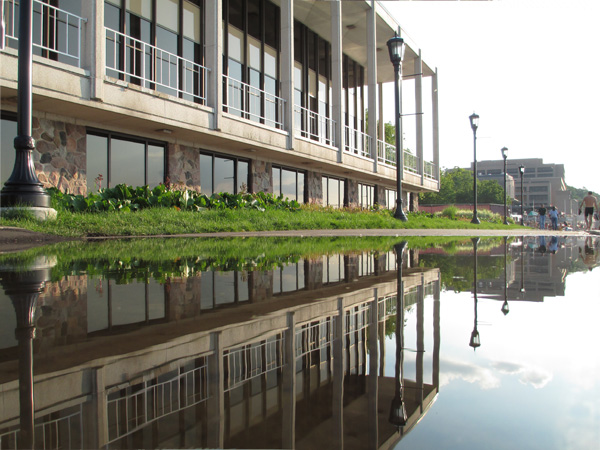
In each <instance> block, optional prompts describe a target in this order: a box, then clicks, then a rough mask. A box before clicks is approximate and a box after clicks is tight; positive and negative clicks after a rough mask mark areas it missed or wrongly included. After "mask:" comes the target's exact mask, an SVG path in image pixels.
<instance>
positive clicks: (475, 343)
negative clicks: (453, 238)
mask: <svg viewBox="0 0 600 450" xmlns="http://www.w3.org/2000/svg"><path fill="white" fill-rule="evenodd" d="M471 241H472V242H473V295H474V298H475V319H474V324H473V331H472V332H471V339H470V340H469V345H470V346H471V347H473V351H475V350H476V349H477V347H479V346H480V345H481V340H480V339H479V331H477V244H478V243H479V238H471Z"/></svg>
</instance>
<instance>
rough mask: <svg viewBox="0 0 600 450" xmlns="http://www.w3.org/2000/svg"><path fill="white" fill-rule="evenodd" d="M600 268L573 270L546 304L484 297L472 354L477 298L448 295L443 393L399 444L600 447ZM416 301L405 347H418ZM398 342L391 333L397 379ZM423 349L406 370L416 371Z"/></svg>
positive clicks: (389, 349)
mask: <svg viewBox="0 0 600 450" xmlns="http://www.w3.org/2000/svg"><path fill="white" fill-rule="evenodd" d="M599 275H600V271H598V270H596V271H593V272H590V273H575V274H571V275H569V276H568V278H567V281H566V283H567V284H566V291H565V296H564V297H546V298H545V300H544V302H543V303H528V302H511V303H510V313H509V314H508V315H507V316H504V315H503V314H502V312H501V311H500V308H501V306H502V302H500V301H495V300H491V299H481V298H480V299H479V301H478V310H477V311H478V331H479V333H480V336H481V347H479V348H478V349H477V350H476V351H473V349H472V348H471V347H469V345H468V344H469V338H470V334H471V331H472V329H473V295H472V294H471V293H468V292H466V293H454V292H442V294H441V301H440V311H441V319H440V327H441V330H440V333H441V350H440V393H439V395H438V399H437V401H436V402H435V403H434V405H433V406H432V408H431V409H430V411H429V412H428V413H427V415H426V416H425V417H424V418H423V420H422V421H421V422H420V423H419V424H418V425H417V426H416V427H415V428H414V429H413V430H412V431H411V432H410V433H409V434H408V435H407V436H406V437H405V438H404V439H403V440H402V441H401V442H400V444H399V445H398V446H397V448H399V449H419V448H424V449H430V448H436V449H437V448H457V449H479V448H482V447H485V448H486V449H488V448H489V449H503V448H507V449H514V448H519V449H528V448H531V449H540V448H543V449H565V448H571V449H591V448H600V447H598V445H599V444H598V443H599V442H600V406H599V405H600V356H598V355H599V354H600V352H598V350H597V344H598V342H600V329H599V327H598V325H597V317H598V316H599V315H600V301H599V298H598V297H599V296H598V294H597V292H598V285H599V283H598V281H600V280H599V278H600V277H599ZM433 303H434V302H433V298H432V297H428V298H426V300H425V307H424V318H425V350H426V352H425V355H424V364H425V382H426V383H430V382H431V364H432V351H433V332H432V330H433V328H432V327H433ZM416 314H417V313H416V308H413V309H412V310H411V311H410V312H408V313H407V314H406V319H407V320H406V327H405V347H406V348H408V349H415V348H416ZM394 348H395V339H394V337H388V338H387V339H386V361H385V373H386V375H387V376H393V373H394V356H393V355H394V354H395V350H394ZM415 355H416V353H413V352H410V351H407V352H405V358H404V374H405V377H407V378H409V379H414V378H415V373H416V370H415V364H416V356H415Z"/></svg>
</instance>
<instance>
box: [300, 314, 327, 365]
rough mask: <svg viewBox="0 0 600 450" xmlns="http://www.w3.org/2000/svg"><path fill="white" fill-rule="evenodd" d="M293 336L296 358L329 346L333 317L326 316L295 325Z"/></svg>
mask: <svg viewBox="0 0 600 450" xmlns="http://www.w3.org/2000/svg"><path fill="white" fill-rule="evenodd" d="M295 337H296V342H295V352H296V358H299V357H300V356H303V355H306V354H308V353H310V352H312V351H314V350H322V349H325V348H327V347H330V346H331V343H332V342H333V318H332V317H327V318H325V319H321V320H319V321H318V322H311V323H308V324H305V325H302V326H300V327H296V331H295Z"/></svg>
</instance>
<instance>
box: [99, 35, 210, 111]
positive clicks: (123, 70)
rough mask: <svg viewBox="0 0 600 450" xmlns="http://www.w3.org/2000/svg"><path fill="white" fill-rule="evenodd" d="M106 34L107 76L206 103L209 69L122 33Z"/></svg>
mask: <svg viewBox="0 0 600 450" xmlns="http://www.w3.org/2000/svg"><path fill="white" fill-rule="evenodd" d="M105 30H106V75H108V76H116V77H120V78H123V79H125V80H126V81H128V82H131V83H134V84H138V85H140V86H143V87H146V88H149V89H156V90H160V91H163V92H165V93H167V94H171V95H175V96H182V97H185V96H186V95H187V96H190V97H191V98H192V99H193V100H195V101H199V102H201V103H205V102H206V95H205V93H204V91H205V86H206V83H207V78H208V71H209V69H208V68H206V67H204V66H202V65H200V64H197V63H195V62H192V61H189V60H187V59H185V58H182V57H181V56H177V55H175V54H173V53H170V52H167V51H165V50H162V49H160V48H158V47H156V46H154V45H150V44H148V43H146V42H143V41H140V40H139V39H136V38H133V37H131V36H127V35H126V34H124V33H121V32H119V31H115V30H111V29H110V28H105Z"/></svg>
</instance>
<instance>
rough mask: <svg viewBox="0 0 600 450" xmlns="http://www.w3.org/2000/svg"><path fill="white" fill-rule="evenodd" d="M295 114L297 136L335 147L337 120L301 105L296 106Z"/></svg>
mask: <svg viewBox="0 0 600 450" xmlns="http://www.w3.org/2000/svg"><path fill="white" fill-rule="evenodd" d="M294 114H295V121H294V128H295V129H296V135H297V136H301V137H305V138H308V139H311V140H313V141H318V142H320V143H321V144H325V145H331V146H334V145H335V120H333V119H330V118H329V117H325V116H322V115H320V114H317V113H316V112H314V111H311V110H310V109H308V108H305V107H304V106H300V105H294Z"/></svg>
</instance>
